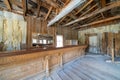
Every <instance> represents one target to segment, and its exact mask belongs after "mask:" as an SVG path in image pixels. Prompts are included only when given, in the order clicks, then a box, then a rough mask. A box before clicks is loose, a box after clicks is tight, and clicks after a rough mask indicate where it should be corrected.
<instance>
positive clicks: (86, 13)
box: [80, 3, 98, 17]
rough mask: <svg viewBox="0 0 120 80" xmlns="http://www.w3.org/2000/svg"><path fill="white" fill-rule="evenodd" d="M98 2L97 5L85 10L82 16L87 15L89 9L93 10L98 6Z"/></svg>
mask: <svg viewBox="0 0 120 80" xmlns="http://www.w3.org/2000/svg"><path fill="white" fill-rule="evenodd" d="M97 5H98V4H97V3H96V4H95V5H93V6H92V7H91V8H89V9H88V10H87V11H85V12H84V13H83V14H81V15H80V17H82V16H84V15H86V14H87V13H88V12H89V11H91V10H92V9H94V8H95V7H97Z"/></svg>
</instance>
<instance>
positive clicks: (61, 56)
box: [59, 53, 63, 67]
mask: <svg viewBox="0 0 120 80" xmlns="http://www.w3.org/2000/svg"><path fill="white" fill-rule="evenodd" d="M59 66H60V67H63V53H60V54H59Z"/></svg>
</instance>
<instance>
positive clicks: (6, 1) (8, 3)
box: [4, 0, 12, 11]
mask: <svg viewBox="0 0 120 80" xmlns="http://www.w3.org/2000/svg"><path fill="white" fill-rule="evenodd" d="M4 3H5V4H6V6H7V9H8V10H10V11H11V10H12V7H11V4H10V0H4Z"/></svg>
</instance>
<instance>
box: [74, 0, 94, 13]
mask: <svg viewBox="0 0 120 80" xmlns="http://www.w3.org/2000/svg"><path fill="white" fill-rule="evenodd" d="M92 2H93V0H90V1H89V2H87V3H86V4H85V5H84V6H82V7H81V8H80V9H79V10H78V11H77V12H76V13H75V15H77V14H78V13H79V12H81V11H82V10H83V9H85V8H86V7H87V6H88V5H89V4H90V3H92Z"/></svg>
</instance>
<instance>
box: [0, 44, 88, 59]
mask: <svg viewBox="0 0 120 80" xmlns="http://www.w3.org/2000/svg"><path fill="white" fill-rule="evenodd" d="M78 46H80V47H82V46H83V47H84V46H86V45H72V46H64V47H48V48H46V49H44V48H31V49H23V50H16V51H2V52H0V57H8V56H15V55H24V54H32V53H35V52H44V51H51V50H58V49H63V48H72V47H78Z"/></svg>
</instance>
